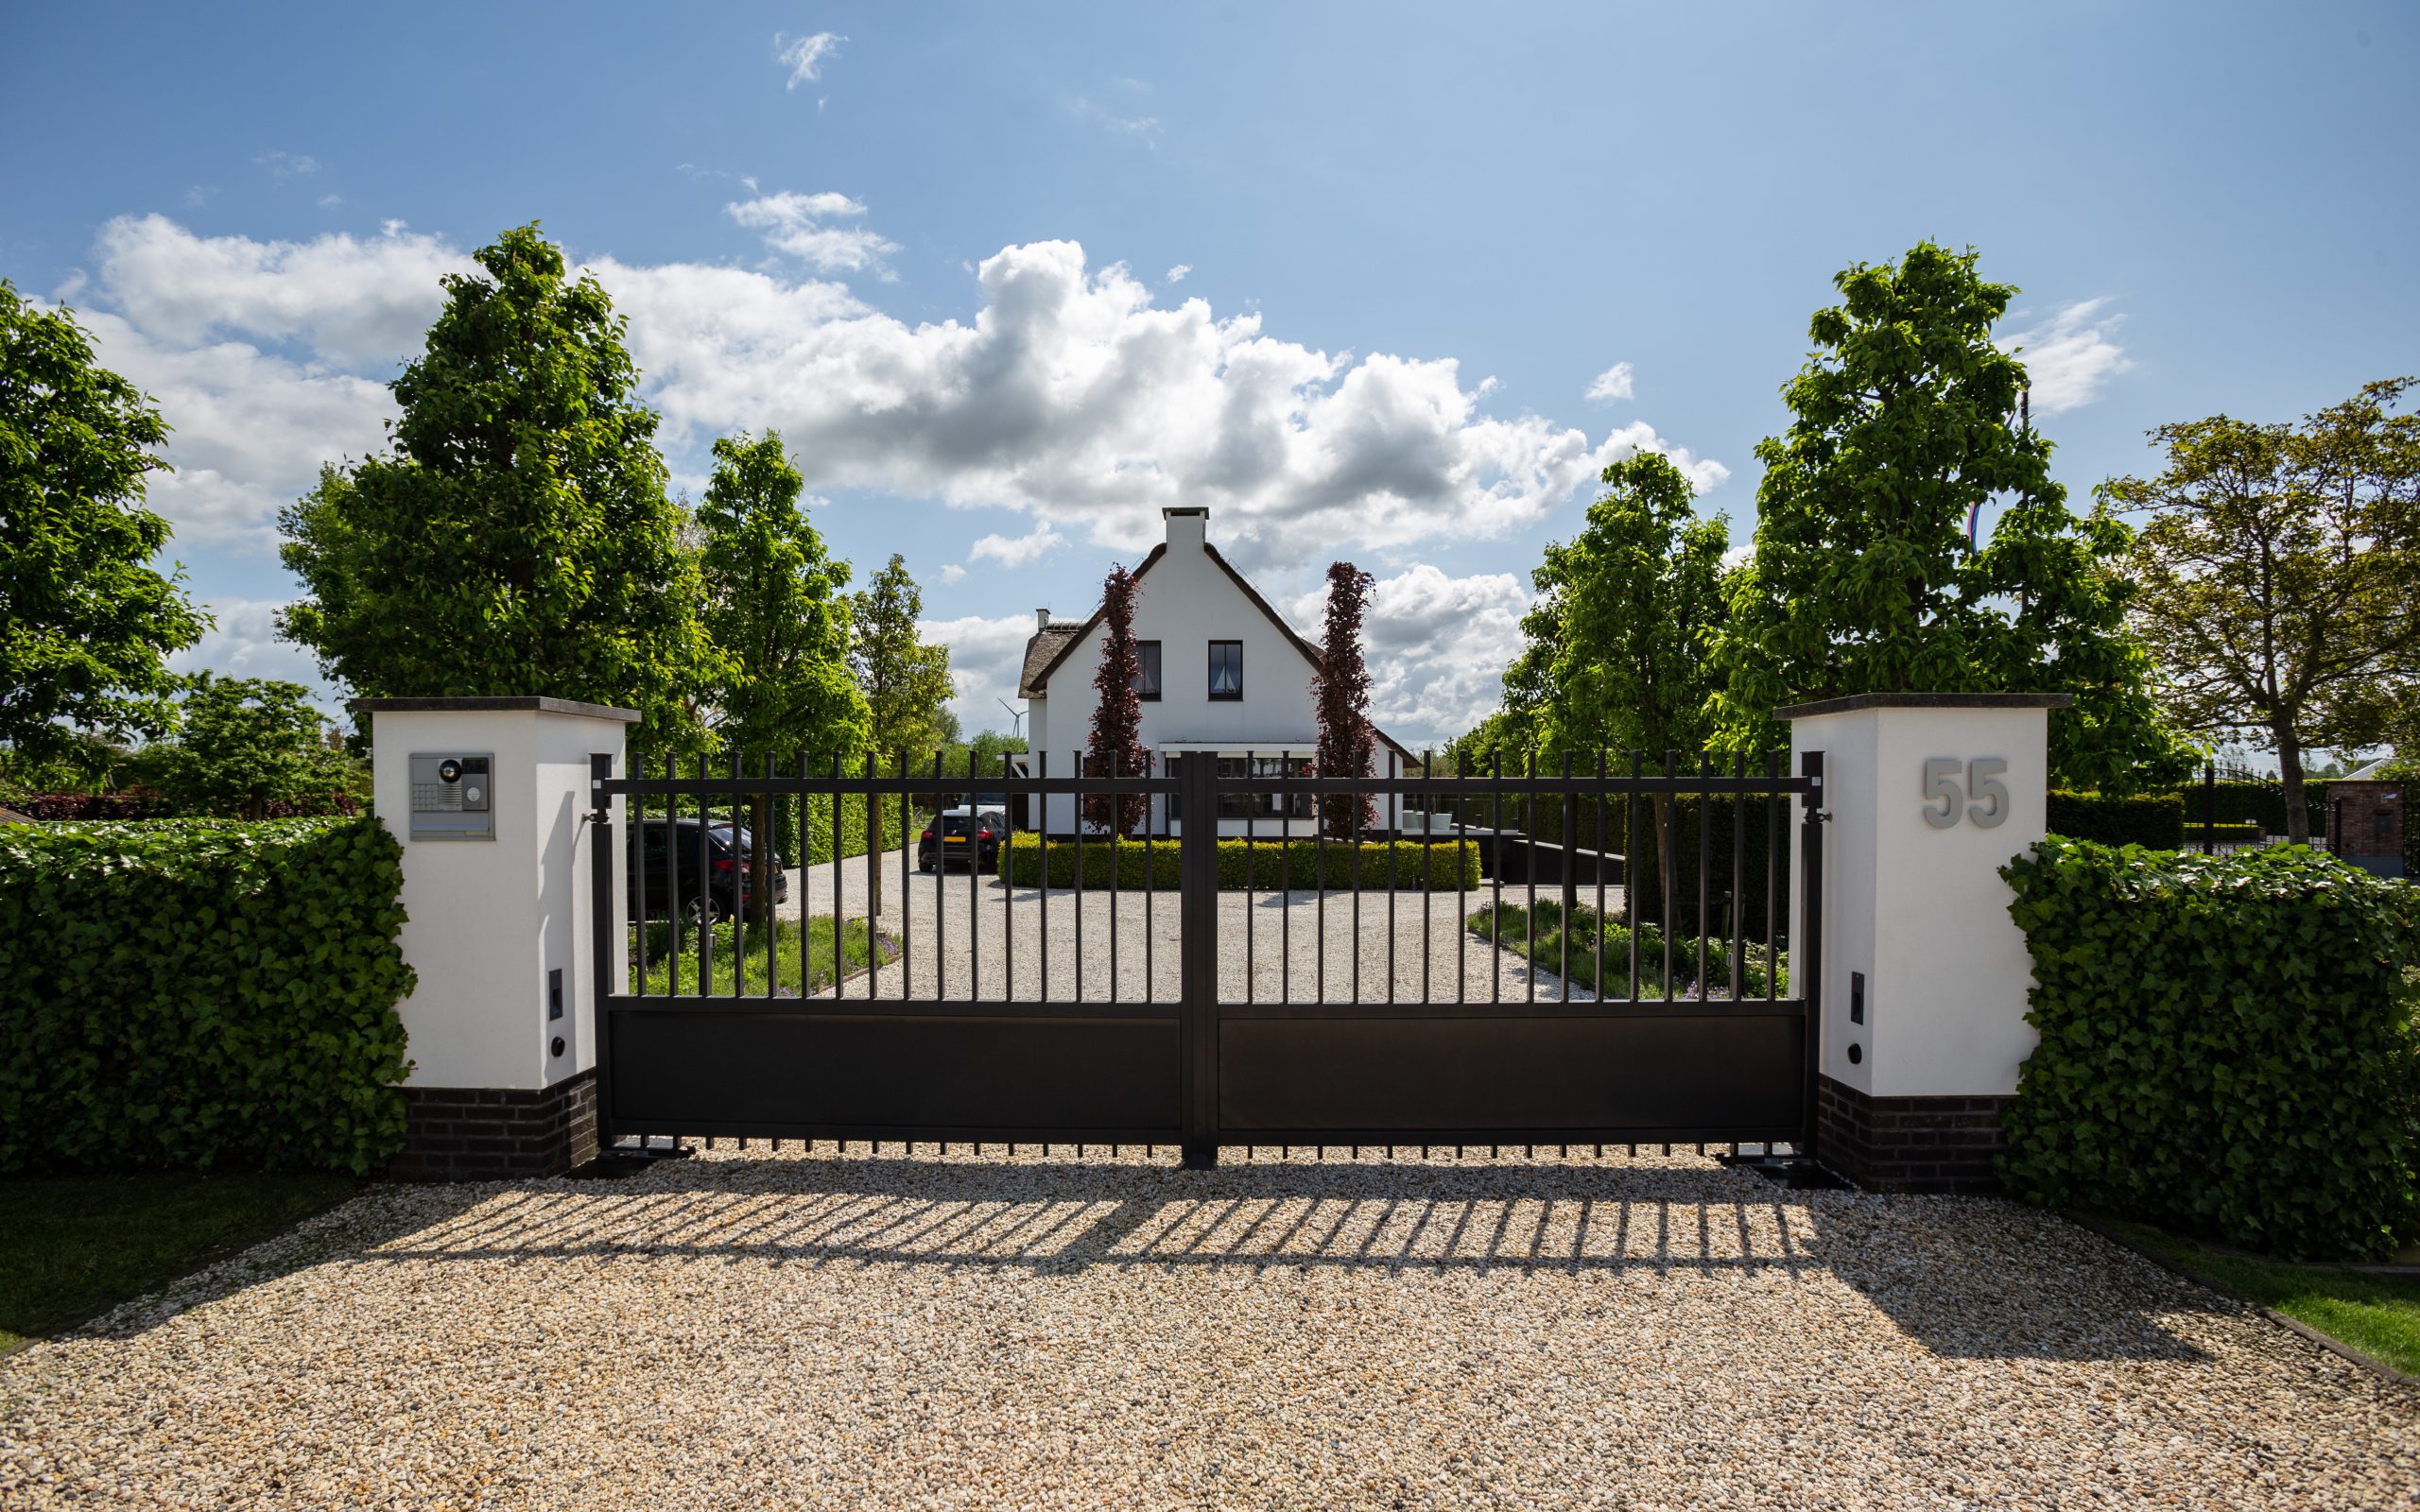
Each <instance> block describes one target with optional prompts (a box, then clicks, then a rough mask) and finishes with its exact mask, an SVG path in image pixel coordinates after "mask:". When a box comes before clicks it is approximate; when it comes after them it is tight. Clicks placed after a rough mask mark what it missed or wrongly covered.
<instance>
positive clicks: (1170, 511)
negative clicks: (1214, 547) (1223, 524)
mask: <svg viewBox="0 0 2420 1512" xmlns="http://www.w3.org/2000/svg"><path fill="white" fill-rule="evenodd" d="M1160 518H1161V519H1163V520H1166V521H1167V523H1168V550H1170V551H1184V550H1191V551H1200V550H1201V548H1202V547H1203V546H1205V545H1207V544H1208V543H1209V534H1210V510H1209V508H1208V507H1207V506H1202V505H1194V506H1188V507H1182V508H1180V507H1168V508H1165V509H1162V510H1161V511H1160Z"/></svg>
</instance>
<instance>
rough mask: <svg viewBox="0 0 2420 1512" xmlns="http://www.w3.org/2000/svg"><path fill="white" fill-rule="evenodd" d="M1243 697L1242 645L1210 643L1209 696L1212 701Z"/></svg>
mask: <svg viewBox="0 0 2420 1512" xmlns="http://www.w3.org/2000/svg"><path fill="white" fill-rule="evenodd" d="M1210 696H1211V698H1212V700H1213V701H1218V700H1223V699H1239V698H1241V697H1242V696H1244V643H1243V642H1241V641H1213V642H1211V643H1210Z"/></svg>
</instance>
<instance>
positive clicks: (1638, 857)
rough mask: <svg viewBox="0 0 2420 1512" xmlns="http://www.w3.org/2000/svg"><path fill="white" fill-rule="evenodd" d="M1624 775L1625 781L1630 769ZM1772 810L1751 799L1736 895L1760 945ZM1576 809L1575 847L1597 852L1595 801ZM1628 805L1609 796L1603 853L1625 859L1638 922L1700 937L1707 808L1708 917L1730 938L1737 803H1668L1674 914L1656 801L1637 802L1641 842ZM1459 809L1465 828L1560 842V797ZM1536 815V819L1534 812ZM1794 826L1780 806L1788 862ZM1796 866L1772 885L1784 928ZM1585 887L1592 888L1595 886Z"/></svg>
mask: <svg viewBox="0 0 2420 1512" xmlns="http://www.w3.org/2000/svg"><path fill="white" fill-rule="evenodd" d="M1508 770H1509V765H1508ZM1659 770H1660V768H1659ZM1624 775H1627V768H1625V772H1624ZM1768 803H1769V800H1768V799H1766V798H1763V797H1753V798H1751V799H1749V800H1748V805H1747V810H1748V825H1747V831H1746V833H1744V834H1743V835H1742V836H1741V851H1742V852H1743V862H1744V864H1743V866H1742V868H1741V870H1742V872H1743V873H1744V874H1745V877H1746V885H1745V886H1744V887H1742V888H1740V889H1739V897H1738V900H1737V902H1738V907H1739V910H1740V912H1741V915H1742V917H1743V918H1744V919H1745V922H1746V929H1747V934H1748V936H1749V937H1750V938H1752V939H1762V938H1764V936H1765V922H1766V920H1765V885H1766V880H1767V879H1766V864H1767V863H1766V857H1767V851H1768V848H1769V844H1770V840H1771V838H1772V822H1771V818H1770V815H1769V812H1768ZM1571 806H1572V811H1573V816H1574V821H1575V822H1574V825H1573V829H1572V834H1573V836H1574V839H1575V843H1576V844H1577V845H1578V846H1579V847H1580V849H1582V850H1585V851H1594V850H1597V849H1598V848H1599V828H1598V823H1599V813H1598V803H1597V800H1596V799H1594V798H1593V797H1591V796H1589V795H1585V794H1582V795H1578V796H1575V797H1574V798H1573V799H1572V805H1571ZM1630 807H1631V805H1630V799H1628V798H1627V797H1625V796H1623V795H1619V794H1616V795H1614V796H1613V797H1611V798H1610V799H1608V800H1607V801H1606V802H1605V804H1604V805H1603V808H1604V812H1603V815H1602V819H1603V830H1602V832H1601V833H1602V835H1603V849H1604V850H1605V851H1609V852H1611V853H1613V854H1616V855H1618V856H1620V857H1621V858H1622V862H1623V871H1624V874H1625V875H1626V876H1627V877H1629V878H1630V879H1631V881H1632V882H1633V883H1634V886H1635V890H1636V892H1637V894H1638V917H1639V918H1641V919H1656V920H1659V921H1663V920H1665V919H1667V916H1668V919H1669V922H1670V924H1671V926H1672V928H1673V929H1674V930H1675V931H1676V932H1678V933H1680V934H1683V935H1697V934H1700V933H1703V931H1701V929H1700V928H1699V925H1698V917H1697V914H1698V825H1699V819H1700V815H1701V813H1702V812H1703V811H1706V810H1709V809H1710V810H1711V812H1707V813H1704V821H1705V826H1706V829H1707V830H1708V831H1709V832H1710V842H1709V844H1710V858H1711V860H1712V862H1713V865H1712V866H1710V867H1709V868H1707V875H1706V879H1705V881H1706V896H1707V902H1708V903H1709V905H1710V906H1709V910H1708V911H1709V912H1710V913H1711V914H1712V916H1713V918H1712V919H1711V924H1712V929H1713V932H1714V933H1718V934H1720V933H1724V932H1727V931H1729V930H1730V928H1731V927H1732V920H1731V903H1732V879H1731V832H1732V828H1733V821H1734V819H1735V817H1736V816H1737V813H1738V805H1737V800H1736V799H1722V798H1718V799H1712V800H1710V801H1709V800H1708V799H1699V798H1678V799H1672V800H1671V803H1670V808H1671V830H1672V835H1673V840H1674V844H1673V847H1672V903H1671V907H1670V908H1669V910H1667V909H1666V907H1665V906H1664V904H1663V902H1662V901H1661V898H1662V892H1663V877H1662V869H1663V868H1662V867H1661V865H1660V864H1659V863H1658V861H1657V860H1656V854H1657V851H1658V848H1659V846H1660V845H1661V842H1662V839H1663V820H1662V819H1661V818H1660V817H1659V816H1658V814H1657V809H1656V805H1655V803H1654V802H1653V801H1652V800H1651V799H1645V798H1642V799H1638V800H1637V808H1638V829H1639V833H1638V837H1637V841H1636V843H1635V844H1634V843H1632V838H1631V834H1630ZM1533 809H1534V812H1532V810H1533ZM1461 817H1462V822H1463V823H1465V824H1471V825H1478V826H1481V827H1490V826H1496V825H1500V826H1501V827H1502V828H1505V829H1508V830H1516V831H1519V832H1520V833H1523V834H1526V835H1533V836H1535V837H1536V838H1537V839H1538V840H1539V841H1540V842H1541V843H1543V844H1547V845H1560V844H1562V843H1563V838H1564V834H1563V829H1564V826H1563V799H1561V798H1560V797H1559V796H1553V795H1549V796H1546V797H1542V798H1540V799H1537V800H1536V802H1535V803H1534V805H1533V804H1531V803H1530V802H1529V801H1528V800H1526V799H1521V798H1518V797H1515V796H1513V795H1507V796H1506V798H1505V799H1504V801H1503V802H1502V804H1501V805H1500V806H1499V805H1497V804H1496V803H1495V802H1493V801H1492V800H1490V799H1484V798H1480V799H1463V800H1461ZM1797 822H1798V820H1797V808H1796V804H1795V802H1794V801H1792V800H1789V799H1785V800H1784V801H1783V803H1782V805H1781V828H1782V830H1783V831H1784V832H1785V833H1783V834H1782V836H1781V840H1782V845H1783V847H1784V851H1783V854H1784V856H1785V858H1794V855H1795V850H1794V836H1792V835H1791V834H1789V833H1788V832H1789V829H1790V827H1791V826H1792V825H1794V824H1796V823H1797ZM1793 865H1795V861H1794V859H1786V860H1785V864H1784V865H1783V866H1782V867H1781V868H1780V870H1779V872H1778V873H1777V874H1776V875H1775V876H1774V877H1773V878H1772V882H1773V891H1772V904H1773V907H1774V908H1775V909H1776V910H1777V911H1778V912H1779V914H1780V916H1781V919H1782V920H1783V924H1782V927H1783V928H1787V927H1788V919H1789V890H1790V881H1791V879H1790V875H1789V873H1790V869H1791V867H1792V866H1793ZM1539 885H1540V886H1541V887H1542V888H1543V887H1547V886H1550V885H1554V884H1547V883H1541V884H1539ZM1586 886H1587V887H1588V888H1590V889H1593V887H1594V884H1588V885H1586Z"/></svg>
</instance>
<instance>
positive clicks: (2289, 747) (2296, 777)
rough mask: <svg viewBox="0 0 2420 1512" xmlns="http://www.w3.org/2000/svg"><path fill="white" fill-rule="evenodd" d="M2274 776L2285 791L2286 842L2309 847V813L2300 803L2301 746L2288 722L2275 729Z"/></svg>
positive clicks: (2301, 801)
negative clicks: (2275, 774) (2281, 783)
mask: <svg viewBox="0 0 2420 1512" xmlns="http://www.w3.org/2000/svg"><path fill="white" fill-rule="evenodd" d="M2277 775H2278V777H2279V779H2280V780H2281V781H2282V782H2283V783H2284V786H2285V789H2286V843H2287V844H2288V845H2308V844H2310V813H2309V810H2308V808H2307V807H2306V806H2305V804H2304V802H2303V743H2302V741H2301V739H2300V738H2299V737H2298V736H2296V734H2295V733H2294V727H2293V724H2292V722H2291V721H2287V722H2284V723H2281V724H2280V725H2279V726H2278V727H2277Z"/></svg>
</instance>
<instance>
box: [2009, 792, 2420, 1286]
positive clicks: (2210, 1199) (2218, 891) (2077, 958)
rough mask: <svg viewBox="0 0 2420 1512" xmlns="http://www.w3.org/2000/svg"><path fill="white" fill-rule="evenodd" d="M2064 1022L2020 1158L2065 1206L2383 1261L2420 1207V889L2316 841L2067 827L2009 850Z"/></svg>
mask: <svg viewBox="0 0 2420 1512" xmlns="http://www.w3.org/2000/svg"><path fill="white" fill-rule="evenodd" d="M2001 875H2002V876H2004V877H2006V878H2007V879H2008V880H2009V882H2010V884H2011V885H2013V886H2014V888H2015V889H2016V899H2015V901H2014V902H2013V903H2012V904H2011V905H2010V909H2009V911H2010V913H2011V914H2012V915H2013V916H2014V918H2015V919H2016V922H2017V925H2018V927H2019V928H2021V929H2023V930H2024V932H2025V936H2026V945H2027V948H2028V949H2029V950H2030V951H2031V954H2032V957H2033V980H2034V986H2033V990H2032V1008H2031V1012H2029V1013H2028V1014H2027V1016H2026V1017H2027V1020H2028V1022H2031V1024H2032V1025H2033V1026H2034V1028H2035V1029H2037V1030H2039V1031H2040V1033H2041V1036H2042V1042H2041V1045H2040V1046H2039V1047H2038V1048H2037V1049H2036V1050H2035V1051H2034V1052H2033V1054H2032V1056H2031V1057H2030V1058H2029V1059H2028V1060H2027V1061H2026V1063H2025V1066H2024V1068H2023V1070H2022V1071H2021V1073H2020V1074H2019V1076H2018V1080H2017V1096H2016V1102H2015V1104H2014V1107H2012V1108H2011V1109H2010V1110H2009V1112H2008V1113H2007V1115H2006V1116H2005V1117H2004V1118H2003V1119H2002V1126H2003V1127H2004V1128H2005V1129H2006V1131H2007V1134H2008V1140H2009V1148H2008V1152H2007V1154H2006V1155H2005V1156H2004V1157H2003V1158H2002V1160H2001V1175H2002V1177H2003V1178H2004V1179H2005V1180H2006V1181H2007V1183H2008V1185H2009V1187H2010V1189H2011V1190H2012V1191H2013V1192H2014V1193H2015V1194H2018V1195H2020V1196H2023V1197H2026V1198H2028V1199H2030V1200H2031V1201H2034V1202H2039V1203H2043V1204H2046V1205H2048V1206H2054V1207H2066V1206H2078V1207H2084V1208H2092V1209H2100V1210H2103V1211H2114V1212H2118V1213H2122V1214H2125V1215H2127V1216H2132V1217H2139V1218H2143V1219H2145V1220H2148V1221H2150V1222H2153V1223H2158V1224H2162V1225H2165V1226H2169V1227H2174V1228H2180V1229H2187V1230H2188V1231H2191V1232H2195V1233H2199V1234H2204V1235H2207V1236H2209V1237H2212V1238H2216V1239H2219V1240H2221V1241H2223V1242H2225V1243H2228V1244H2232V1245H2238V1246H2243V1247H2245V1248H2249V1249H2256V1250H2262V1251H2266V1252H2270V1253H2276V1254H2284V1255H2289V1256H2295V1257H2313V1256H2318V1257H2327V1258H2346V1259H2369V1258H2377V1257H2379V1256H2383V1255H2387V1254H2390V1253H2392V1252H2393V1251H2394V1244H2395V1238H2396V1236H2397V1234H2398V1233H2403V1232H2409V1231H2410V1230H2411V1227H2412V1223H2413V1219H2414V1217H2415V1211H2414V1204H2415V1199H2414V1190H2413V1160H2414V1156H2415V1152H2420V1080H2416V1079H2415V1078H2420V1056H2416V1055H2415V1042H2414V1022H2413V1019H2414V1010H2415V998H2420V981H2415V978H2414V976H2413V974H2412V973H2413V972H2414V971H2415V959H2414V955H2415V932H2420V906H2416V905H2420V889H2410V888H2405V887H2402V886H2400V885H2397V884H2395V883H2392V882H2386V881H2382V880H2380V879H2377V878H2375V877H2372V876H2370V875H2368V874H2367V873H2365V872H2362V871H2359V870H2358V869H2357V868H2352V867H2348V866H2345V865H2343V864H2342V863H2340V862H2337V861H2334V860H2331V859H2330V858H2328V857H2326V856H2324V855H2320V854H2317V853H2314V852H2312V851H2304V850H2283V849H2277V850H2258V851H2237V852H2235V853H2234V854H2231V855H2224V856H2202V855H2198V854H2194V853H2190V852H2187V853H2182V854H2179V853H2173V852H2156V851H2144V850H2141V849H2139V848H2135V847H2127V848H2123V849H2113V848H2111V847H2108V846H2100V845H2094V844H2092V843H2090V842H2088V841H2081V840H2066V839H2059V838H2052V839H2049V840H2047V841H2045V842H2044V843H2043V844H2042V845H2041V846H2039V847H2038V848H2037V849H2036V850H2035V851H2033V852H2032V853H2031V854H2030V855H2025V856H2020V857H2018V858H2017V859H2016V860H2015V861H2014V862H2012V863H2010V865H2009V866H2007V867H2006V868H2002V871H2001Z"/></svg>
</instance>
